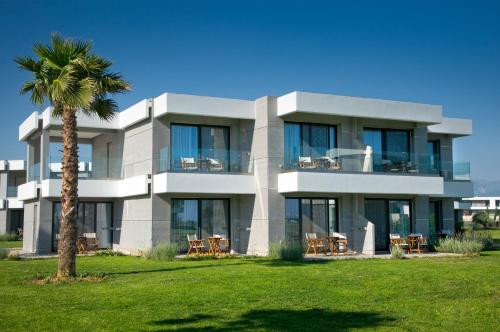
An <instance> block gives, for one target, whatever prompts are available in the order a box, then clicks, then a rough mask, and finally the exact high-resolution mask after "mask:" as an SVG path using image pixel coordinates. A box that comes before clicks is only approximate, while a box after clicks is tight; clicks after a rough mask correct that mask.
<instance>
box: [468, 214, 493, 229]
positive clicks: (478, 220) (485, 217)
mask: <svg viewBox="0 0 500 332" xmlns="http://www.w3.org/2000/svg"><path fill="white" fill-rule="evenodd" d="M489 221H490V216H489V214H488V212H486V211H481V212H478V213H476V214H474V215H473V216H472V226H473V227H474V228H477V226H478V225H481V226H483V228H486V226H487V225H488V222H489Z"/></svg>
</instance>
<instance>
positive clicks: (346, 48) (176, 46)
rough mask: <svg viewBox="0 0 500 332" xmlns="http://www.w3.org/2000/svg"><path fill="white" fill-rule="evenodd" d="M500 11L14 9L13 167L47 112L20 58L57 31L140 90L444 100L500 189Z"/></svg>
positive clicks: (394, 7)
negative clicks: (35, 121)
mask: <svg viewBox="0 0 500 332" xmlns="http://www.w3.org/2000/svg"><path fill="white" fill-rule="evenodd" d="M499 17H500V3H499V2H498V1H496V2H494V1H492V2H483V1H470V2H468V3H467V2H461V1H450V2H446V1H429V2H426V1H411V2H410V1H342V2H340V1H339V2H335V1H324V2H323V1H286V2H285V1H283V2H279V1H274V2H273V1H248V2H243V1H197V2H190V1H161V2H160V1H158V2H153V1H145V0H143V1H102V0H101V1H90V0H87V1H59V0H57V1H56V0H51V1H34V0H31V1H24V2H20V1H5V0H0V34H1V45H2V46H1V48H0V100H1V101H2V104H1V105H2V106H1V107H2V109H1V112H2V121H0V138H1V144H0V159H13V158H24V157H25V145H24V144H21V143H19V142H17V135H18V132H17V129H18V125H19V124H20V123H21V122H22V120H23V119H24V118H26V116H28V115H29V114H30V113H31V112H33V111H34V110H36V108H35V107H34V106H32V105H31V104H30V102H29V98H28V97H27V96H20V95H19V88H20V86H21V84H22V83H23V81H25V80H26V79H27V78H28V76H27V75H26V74H25V73H23V72H20V71H19V70H18V69H17V68H16V66H15V64H14V63H13V61H12V60H13V59H14V57H15V56H20V55H31V54H32V50H31V46H32V45H33V43H35V42H37V41H42V42H47V41H48V39H49V35H50V33H51V32H60V33H61V34H63V35H64V36H68V37H74V38H81V39H90V40H92V41H93V42H94V45H95V51H96V52H97V53H99V54H101V55H103V56H105V57H107V58H109V59H111V60H113V61H114V62H115V66H114V69H115V70H116V71H119V72H121V73H122V74H123V75H124V76H125V77H126V78H127V79H128V80H130V81H131V82H132V84H133V88H134V90H133V91H132V92H131V93H129V94H127V95H123V96H118V97H117V100H118V102H119V104H120V106H121V107H127V106H129V105H131V104H133V103H135V102H137V101H139V100H141V99H144V98H147V97H153V96H157V95H159V94H161V93H163V92H165V91H171V92H180V93H188V94H200V95H213V96H221V97H235V98H246V99H255V98H258V97H261V96H264V95H276V96H277V95H282V94H285V93H287V92H291V91H294V90H305V91H314V92H325V93H332V94H342V95H351V96H360V97H373V98H385V99H394V100H404V101H414V102H423V103H432V104H441V105H443V107H444V113H445V114H446V116H450V117H465V118H472V119H473V121H474V136H472V137H468V138H461V139H459V140H457V141H456V145H455V148H456V153H455V156H456V159H457V160H472V175H473V178H474V179H500V172H499V171H498V169H499V165H500V149H499V145H500V144H499V143H500V134H499V129H500V112H499V109H500V89H499V88H500V19H499Z"/></svg>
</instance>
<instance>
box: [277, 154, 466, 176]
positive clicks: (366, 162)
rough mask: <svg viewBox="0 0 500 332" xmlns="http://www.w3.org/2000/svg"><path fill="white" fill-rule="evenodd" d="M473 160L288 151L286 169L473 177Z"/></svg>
mask: <svg viewBox="0 0 500 332" xmlns="http://www.w3.org/2000/svg"><path fill="white" fill-rule="evenodd" d="M468 165H469V163H456V162H453V163H450V164H447V163H443V162H441V160H440V159H439V158H438V156H432V155H429V154H417V153H407V152H390V151H386V152H382V153H374V152H373V151H372V150H371V149H369V148H367V149H331V150H329V151H327V152H325V153H316V154H314V155H304V156H301V155H299V154H298V153H292V154H287V153H285V162H284V165H283V166H282V168H283V170H285V171H319V172H361V173H392V174H411V175H436V176H443V177H445V179H457V180H470V175H469V173H470V172H469V166H468Z"/></svg>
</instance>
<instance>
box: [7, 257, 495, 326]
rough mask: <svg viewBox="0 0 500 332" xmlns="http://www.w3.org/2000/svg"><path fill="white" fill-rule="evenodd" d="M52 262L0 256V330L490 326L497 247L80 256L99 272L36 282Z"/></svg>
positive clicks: (84, 268)
mask: <svg viewBox="0 0 500 332" xmlns="http://www.w3.org/2000/svg"><path fill="white" fill-rule="evenodd" d="M56 264H57V261H56V260H54V259H50V260H34V261H0V299H1V300H0V331H22V330H39V331H42V330H54V331H56V330H65V331H66V330H75V331H87V330H121V331H190V330H193V329H203V330H204V331H232V330H247V331H250V330H251V331H254V330H263V331H265V330H268V331H289V330H292V331H307V330H311V331H346V330H351V329H380V330H401V331H402V330H421V331H428V330H447V331H464V330H470V331H478V330H482V331H494V330H496V331H498V328H499V325H498V324H499V317H500V304H499V301H500V288H499V287H498V285H499V284H498V276H499V275H500V251H492V252H488V253H486V254H484V255H483V256H481V257H473V258H423V259H411V260H399V261H397V260H364V261H354V260H346V261H330V262H326V263H325V262H317V263H314V262H310V263H282V262H276V261H271V260H267V259H225V260H210V261H176V262H158V261H146V260H144V259H141V258H136V257H80V258H78V266H79V269H80V271H89V272H105V273H107V274H109V278H108V279H107V280H105V281H102V282H98V283H83V282H80V283H73V284H49V285H36V284H32V283H28V282H27V281H26V280H28V279H30V278H32V277H33V276H34V275H35V274H36V273H37V272H42V273H46V274H49V273H51V272H53V271H54V270H55V268H56Z"/></svg>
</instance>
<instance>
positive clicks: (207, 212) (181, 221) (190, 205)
mask: <svg viewBox="0 0 500 332" xmlns="http://www.w3.org/2000/svg"><path fill="white" fill-rule="evenodd" d="M188 234H196V235H197V236H198V239H204V240H206V239H207V238H208V237H210V236H216V235H219V236H221V237H223V238H226V239H230V236H231V233H230V211H229V199H172V221H171V229H170V241H171V242H173V243H177V244H178V245H179V248H180V250H181V251H187V249H188V243H187V235H188Z"/></svg>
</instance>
